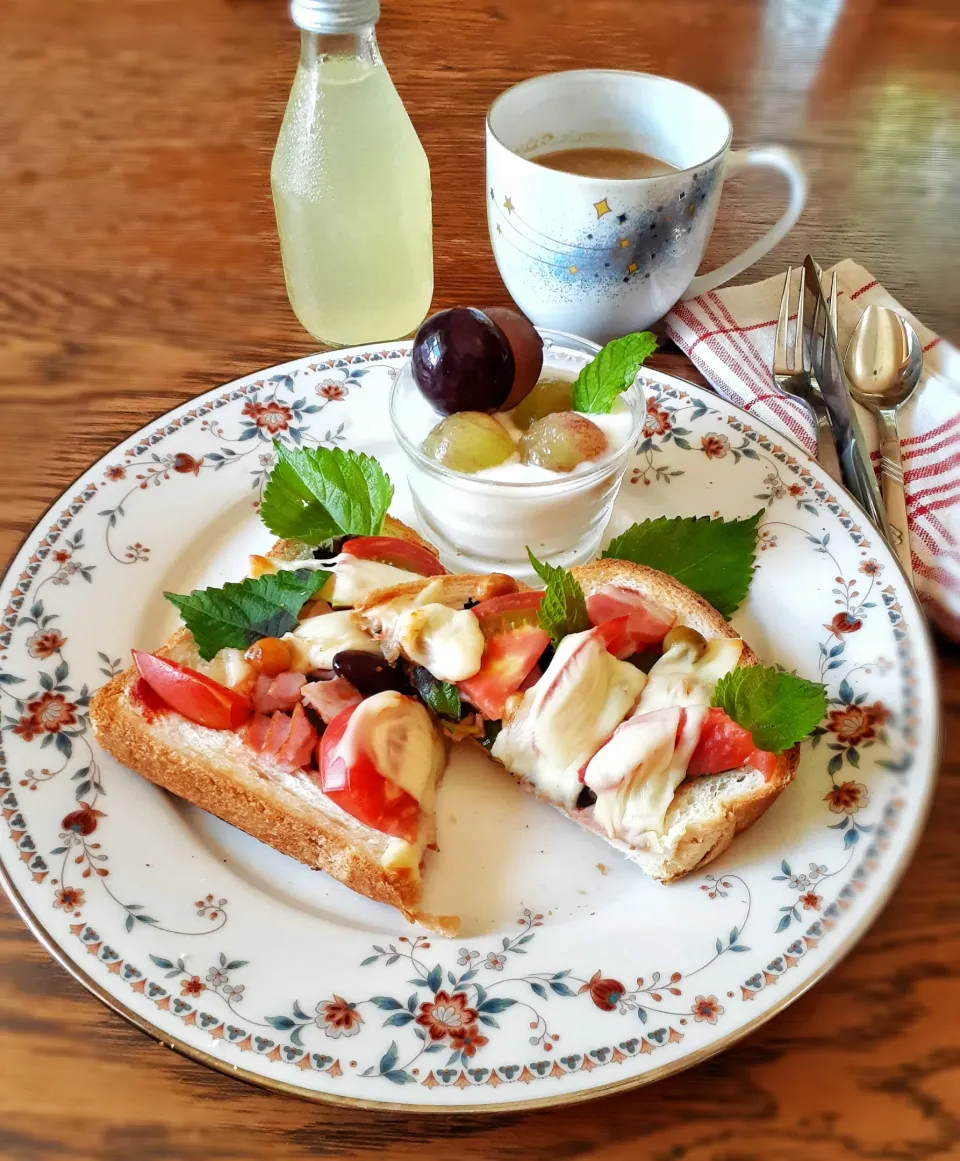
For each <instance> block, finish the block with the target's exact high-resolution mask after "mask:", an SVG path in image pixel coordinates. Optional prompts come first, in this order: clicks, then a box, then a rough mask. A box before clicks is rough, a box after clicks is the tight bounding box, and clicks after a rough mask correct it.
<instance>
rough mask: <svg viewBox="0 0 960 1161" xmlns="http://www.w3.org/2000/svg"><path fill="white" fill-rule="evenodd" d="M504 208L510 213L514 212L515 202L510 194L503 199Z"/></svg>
mask: <svg viewBox="0 0 960 1161" xmlns="http://www.w3.org/2000/svg"><path fill="white" fill-rule="evenodd" d="M503 208H504V209H505V210H506V211H507V213H508V214H512V213H513V202H512V201H511V199H510V196H509V194H508V195H507V197H505V198H504V199H503Z"/></svg>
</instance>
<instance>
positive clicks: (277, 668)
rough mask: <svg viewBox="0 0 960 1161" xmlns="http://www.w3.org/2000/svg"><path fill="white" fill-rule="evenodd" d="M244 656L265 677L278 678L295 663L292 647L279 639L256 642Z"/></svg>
mask: <svg viewBox="0 0 960 1161" xmlns="http://www.w3.org/2000/svg"><path fill="white" fill-rule="evenodd" d="M243 656H244V657H245V658H246V660H247V661H249V662H250V664H251V665H253V666H255V667H256V668H257V669H258V670H259V671H260V672H261V673H262V674H263V675H264V677H276V676H277V674H278V673H283V672H284V670H286V669H289V668H290V665H291V662H292V661H293V654H292V653H291V652H290V646H289V645H288V644H287V643H286V641H281V640H280V638H279V637H262V638H261V639H260V640H259V641H256V642H254V644H253V645H251V646H250V648H249V649H248V650H247V651H246V653H244V655H243Z"/></svg>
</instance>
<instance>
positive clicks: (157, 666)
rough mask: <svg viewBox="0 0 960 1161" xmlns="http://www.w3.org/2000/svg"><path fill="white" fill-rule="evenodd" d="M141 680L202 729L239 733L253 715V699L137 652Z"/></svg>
mask: <svg viewBox="0 0 960 1161" xmlns="http://www.w3.org/2000/svg"><path fill="white" fill-rule="evenodd" d="M132 652H133V661H134V664H135V665H136V667H137V669H138V670H139V671H140V676H141V677H142V678H143V680H144V681H145V682H146V683H147V685H148V686H149V687H150V688H151V689H152V690H153V692H154V693H155V694H156V695H157V697H159V698H161V699H162V700H163V701H165V702H166V703H167V705H168V706H170V708H171V709H174V710H176V711H177V713H178V714H182V715H183V716H184V717H185V718H187V719H188V720H189V721H191V722H196V723H197V725H198V726H207V727H208V728H209V729H211V730H236V729H239V728H240V726H242V725H243V723H244V722H245V721H246V720H247V718H248V717H249V716H250V713H251V706H250V699H249V697H244V696H243V695H242V694H239V693H237V691H236V690H233V689H228V688H227V687H226V686H225V685H221V684H220V683H219V682H218V681H214V680H213V679H212V678H209V677H207V676H206V674H203V673H198V672H197V671H196V670H195V669H188V668H187V667H186V666H185V665H178V664H177V662H176V661H170V660H169V659H168V658H166V657H157V656H156V655H155V654H153V653H141V652H140V650H139V649H134V650H133V651H132Z"/></svg>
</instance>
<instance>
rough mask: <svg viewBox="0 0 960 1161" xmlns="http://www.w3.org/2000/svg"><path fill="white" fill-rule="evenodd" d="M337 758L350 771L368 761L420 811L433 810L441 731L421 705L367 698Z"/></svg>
mask: <svg viewBox="0 0 960 1161" xmlns="http://www.w3.org/2000/svg"><path fill="white" fill-rule="evenodd" d="M338 752H339V755H340V757H342V758H343V760H344V762H345V763H346V765H347V768H348V769H349V768H350V767H351V766H353V765H355V763H356V762H357V759H358V757H359V756H360V755H363V756H365V757H366V758H368V759H369V760H370V761H371V762H372V763H373V765H374V767H375V768H376V770H377V772H378V773H379V774H380V775H381V776H382V777H383V778H386V779H387V781H389V782H392V783H393V785H394V786H397V787H399V788H400V789H401V790H404V791H406V793H407V794H409V795H410V797H411V798H414V799H416V801H417V802H418V803H419V804H420V806H421V808H422V809H424V810H428V811H429V810H432V809H433V801H434V793H435V790H436V784H437V779H438V778H439V776H440V772H441V770H442V769H443V764H444V759H445V753H444V746H443V740H442V738H441V737H440V734H439V731H438V730H437V728H436V727H435V726H434V724H433V722H432V721H431V720H430V715H429V714H428V713H427V711H426V710H425V709H424V707H423V706H422V705H421V704H420V703H419V702H417V701H414V700H413V699H412V698H409V697H404V695H403V694H401V693H397V692H396V690H386V691H385V692H384V693H376V694H374V695H373V697H368V698H366V699H365V700H364V701H362V702H361V703H360V704H359V705H358V706H357V707H356V709H355V710H354V711H353V713H352V714H351V717H350V721H349V723H348V725H347V728H346V730H345V731H344V734H343V737H342V738H341V740H340V743H339V746H338Z"/></svg>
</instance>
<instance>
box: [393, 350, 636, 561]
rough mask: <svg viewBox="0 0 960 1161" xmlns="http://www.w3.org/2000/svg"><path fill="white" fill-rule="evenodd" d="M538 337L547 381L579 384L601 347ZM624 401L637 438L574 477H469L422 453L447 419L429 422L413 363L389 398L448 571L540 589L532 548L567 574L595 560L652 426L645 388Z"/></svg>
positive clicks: (414, 487) (427, 524)
mask: <svg viewBox="0 0 960 1161" xmlns="http://www.w3.org/2000/svg"><path fill="white" fill-rule="evenodd" d="M538 330H539V333H540V335H541V337H542V338H543V371H542V372H541V376H540V377H541V379H543V378H546V377H549V378H556V379H569V380H571V381H572V380H573V379H575V378H576V376H577V374H578V373H579V371H580V369H581V368H582V367H583V366H585V365H586V364H587V363H589V362H590V360H591V359H592V358H593V357H594V355H595V354H596V353H597V351H599V349H600V348H599V347H598V346H597V345H596V344H595V343H591V342H589V341H588V340H587V339H581V338H578V337H576V336H575V335H567V334H563V333H562V332H559V331H549V330H540V329H539V328H538ZM620 399H621V400H622V401H623V403H624V404H625V405H626V407H627V409H628V413H629V434H628V435H627V436H626V437H625V438H624V439H623V442H622V443H621V444H620V446H618V447H613V448H611V449H609V450H608V451H607V453H605V455H604V456H603V457H602V458H601V459H598V460H596V461H587V462H585V463H583V464H580V465H579V466H578V467H577V468H576V469H575V470H574V471H572V472H566V473H562V472H551V473H549V474H548V473H546V472H545V471H543V470H542V469H532V470H530V469H528V470H527V471H526V472H525V471H524V470H522V469H521V470H519V471H518V472H517V473H516V474H517V475H524V474H529V475H531V476H533V477H535V478H532V479H491V478H485V477H484V476H483V475H468V474H466V473H463V472H455V471H452V470H451V469H450V468H447V467H444V466H443V465H441V464H439V463H437V462H436V461H435V460H433V459H431V458H430V457H429V456H427V455H425V454H424V452H423V450H422V443H423V438H424V436H425V435H426V434H427V431H428V430H429V428H430V426H431V425H432V423H435V422H438V421H439V420H440V419H441V418H442V417H441V416H440V415H438V414H436V413H432V423H431V422H430V421H428V420H427V418H426V412H425V408H426V409H429V404H427V403H426V401H425V400H424V399H423V397H422V396H421V394H420V392H419V390H418V389H417V386H416V383H415V382H414V380H413V375H412V373H411V370H410V361H409V360H407V362H406V363H405V364H404V365H403V367H402V368H401V369H400V373H399V374H398V376H397V379H396V381H395V382H394V384H393V387H392V389H391V392H390V422H391V424H392V427H393V431H394V435H395V436H396V439H397V442H398V443H399V445H400V447H401V449H402V450H403V453H404V458H405V460H406V472H407V481H408V483H409V485H410V492H411V495H412V497H413V505H414V510H415V511H416V514H417V518H418V520H419V522H420V527H421V529H422V531H423V534H424V536H425V537H426V538H427V539H428V540H429V541H431V542H432V543H433V544H434V545H435V546H436V547H437V548H438V549H439V550H440V558H441V560H442V562H443V564H444V565H445V566H446V567H447V568H448V569H450V570H451V571H453V572H471V573H473V572H477V573H485V572H506V573H509V574H510V575H511V576H514V577H516V578H517V579H518V580H523V581H528V582H529V581H533V582H534V583H537V584H539V583H540V582H539V581H538V580H537V578H536V574H535V573H534V572H533V570H532V569H531V567H530V561H529V559H528V557H527V548H528V547H529V548H530V549H531V550H532V551H533V553H534V555H535V556H536V557H538V558H539V559H540V560H548V561H549V562H550V563H551V564H557V565H562V566H563V567H565V568H569V567H571V566H573V565H576V564H583V563H584V562H586V561H588V560H591V559H592V558H593V557H594V556H595V555H596V554H597V550H598V549H599V547H600V542H601V539H602V537H603V532H604V529H605V528H606V526H607V523H608V522H609V519H610V515H611V513H612V511H613V505H614V502H615V501H616V498H617V494H618V493H619V491H620V485H621V483H622V481H623V475H624V472H625V471H626V467H627V463H628V462H629V460H630V457H631V455H632V453H633V450H634V448H635V446H636V443H637V438H638V436H639V434H640V431H641V429H642V427H643V422H644V416H645V406H646V403H645V398H644V394H643V389H642V387H640V386H639V384H637V383H634V385H633V386H632V387H630V388H629V389H628V390H627V391H625V392H624V393H623V394H622V395H621V396H620ZM518 467H520V465H518ZM543 477H548V478H543Z"/></svg>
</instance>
